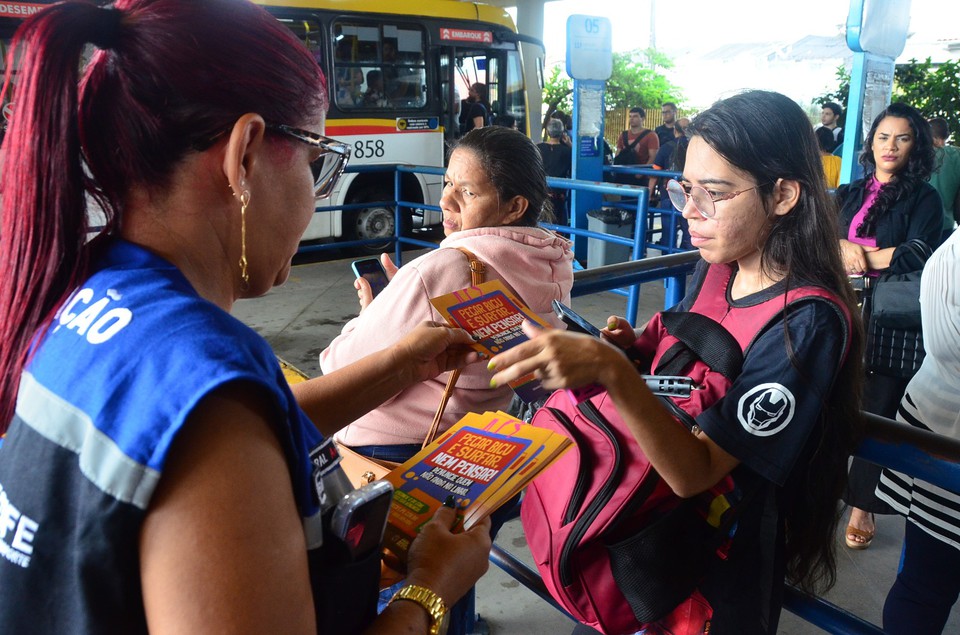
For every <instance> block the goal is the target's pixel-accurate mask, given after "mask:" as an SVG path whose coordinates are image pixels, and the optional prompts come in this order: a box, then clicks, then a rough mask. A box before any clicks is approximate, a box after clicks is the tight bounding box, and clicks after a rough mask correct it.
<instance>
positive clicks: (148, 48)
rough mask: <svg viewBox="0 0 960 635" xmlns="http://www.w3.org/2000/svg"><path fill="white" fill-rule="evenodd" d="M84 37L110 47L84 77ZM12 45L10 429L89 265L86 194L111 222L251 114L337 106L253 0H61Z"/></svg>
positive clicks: (298, 48) (6, 357)
mask: <svg viewBox="0 0 960 635" xmlns="http://www.w3.org/2000/svg"><path fill="white" fill-rule="evenodd" d="M114 11H118V12H120V13H119V15H118V14H117V13H112V12H114ZM88 42H93V43H95V44H96V45H97V46H99V47H101V48H102V49H103V50H99V51H97V52H96V54H95V55H94V57H93V58H92V59H91V61H90V63H89V64H88V66H87V68H86V71H85V73H84V76H83V78H82V80H81V79H80V77H79V72H78V67H79V60H80V55H81V52H82V50H83V47H84V46H85V45H86V44H87V43H88ZM11 51H12V52H11V54H10V55H11V58H10V59H11V61H12V59H13V55H14V54H15V52H18V53H20V54H21V61H20V72H19V76H18V78H17V84H16V86H17V91H16V99H15V102H14V110H13V114H12V116H11V123H10V126H9V128H8V131H7V135H6V138H5V139H4V146H3V148H4V151H5V157H4V163H3V174H2V176H0V191H2V192H3V200H2V210H3V211H2V219H3V220H2V227H0V267H2V269H0V279H2V281H3V283H2V286H0V432H2V431H5V430H6V428H7V427H8V425H9V423H10V421H11V419H12V418H13V414H14V405H15V400H16V394H17V389H18V387H19V382H20V373H21V371H22V370H23V367H24V365H25V364H26V361H27V356H28V351H29V349H30V346H31V342H32V341H33V340H34V338H36V337H37V336H38V334H40V333H43V332H44V330H45V329H46V327H47V326H49V324H50V322H51V320H52V318H53V315H54V313H55V312H56V310H57V308H58V307H59V306H60V304H61V303H62V302H63V301H64V300H65V298H66V296H67V295H68V294H69V293H70V292H71V291H72V290H73V289H74V287H76V286H77V285H78V284H79V283H80V282H81V281H83V280H84V279H85V278H86V277H87V261H88V256H87V252H88V251H89V249H90V247H89V245H88V244H87V242H86V238H87V232H88V228H89V227H88V217H87V200H88V195H90V196H92V197H93V198H94V199H96V200H97V201H98V202H99V204H100V206H101V207H102V208H103V210H104V212H105V214H106V218H107V229H106V231H107V232H111V231H114V230H115V229H116V228H117V227H118V226H119V224H120V223H121V222H122V220H123V207H124V199H125V197H126V195H127V193H128V192H129V190H130V189H131V188H132V187H138V188H144V187H145V188H150V189H155V190H161V189H163V188H164V187H165V186H166V185H167V184H168V180H169V178H170V175H171V174H172V172H173V170H174V168H175V166H176V165H177V164H178V162H180V161H181V160H182V159H183V158H184V157H185V156H186V155H187V154H188V153H191V152H196V151H201V150H205V149H207V148H209V147H210V146H211V145H212V144H213V142H214V140H215V139H216V138H217V137H218V136H219V135H221V134H222V133H224V132H225V131H227V130H229V129H230V128H231V127H232V126H233V124H234V122H235V121H236V120H237V119H238V118H239V117H240V116H241V115H243V114H245V113H248V112H255V113H259V114H260V115H261V116H263V118H264V119H265V120H267V121H270V122H276V123H288V124H291V125H297V124H300V123H302V122H303V121H305V120H307V119H308V118H310V117H315V116H317V115H319V114H321V113H323V112H325V111H326V108H327V104H328V101H327V95H326V83H325V81H324V78H323V74H322V72H321V71H320V68H319V67H318V66H317V63H316V61H315V60H314V59H313V57H312V56H311V55H310V53H309V52H308V51H307V49H306V48H305V47H303V46H302V45H301V44H300V43H299V41H298V40H297V39H296V37H295V36H294V35H293V33H292V32H291V31H290V30H288V29H287V28H286V27H284V26H283V25H282V24H280V23H279V22H278V21H277V20H276V19H274V18H273V17H272V16H271V15H270V14H269V13H267V12H266V11H264V10H263V9H262V8H260V7H258V6H256V5H253V4H251V3H249V2H247V1H246V0H203V1H202V2H200V1H197V0H117V2H116V3H115V4H114V6H113V8H112V9H102V8H97V7H96V6H95V5H93V4H91V3H88V2H65V3H61V4H57V5H53V6H51V7H50V8H48V9H45V10H44V11H42V12H40V13H38V14H36V15H34V16H33V17H31V18H30V19H29V20H27V21H26V22H25V23H24V24H23V26H21V28H20V29H19V30H18V32H17V34H16V36H15V38H14V45H13V47H12V48H11ZM12 66H13V65H12V64H11V63H8V64H7V68H8V76H7V81H6V83H5V84H4V92H6V91H7V90H9V87H10V75H9V73H10V70H9V69H11V68H12Z"/></svg>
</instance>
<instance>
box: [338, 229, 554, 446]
mask: <svg viewBox="0 0 960 635" xmlns="http://www.w3.org/2000/svg"><path fill="white" fill-rule="evenodd" d="M440 247H442V248H447V247H466V248H467V249H469V250H470V251H472V252H473V253H474V254H475V255H476V257H477V258H479V259H480V260H481V261H482V262H484V263H485V264H486V265H487V280H503V281H504V282H505V283H506V284H507V285H508V286H510V287H511V288H512V289H513V290H514V291H516V292H517V293H518V294H519V295H520V297H521V298H523V300H524V301H525V302H526V303H527V305H528V306H529V307H530V308H531V309H533V310H534V311H536V312H537V313H539V314H540V316H541V317H542V318H544V319H545V320H546V321H547V322H549V323H550V324H552V325H554V326H556V327H562V326H563V323H562V322H561V321H560V320H559V319H558V318H557V317H556V316H555V315H554V314H553V308H552V306H551V303H552V301H553V300H559V301H560V302H563V303H565V304H566V303H569V302H570V289H571V287H572V286H573V252H572V251H571V250H570V247H571V244H570V241H568V240H567V239H566V238H563V237H561V236H558V235H557V234H554V233H552V232H548V231H547V230H545V229H541V228H539V227H479V228H477V229H467V230H464V231H459V232H455V233H453V234H450V236H448V237H447V238H445V239H444V240H443V242H442V243H440ZM467 286H470V267H469V265H468V263H467V259H466V257H464V255H463V254H462V253H460V252H459V251H457V250H456V249H437V250H434V251H431V252H428V253H426V254H424V255H422V256H420V257H419V258H417V259H415V260H412V261H410V262H408V263H406V264H404V265H403V266H402V267H400V270H399V271H398V272H397V274H396V275H395V276H394V277H393V280H391V281H390V284H388V285H387V287H386V289H384V290H383V292H381V293H380V295H378V296H377V297H376V298H374V300H373V302H371V303H370V305H369V306H367V308H366V309H364V311H363V313H361V314H360V316H359V317H356V318H354V319H352V320H350V322H348V323H347V324H346V326H344V327H343V331H342V332H341V333H340V335H339V336H337V337H336V338H335V339H334V340H333V341H332V342H331V343H330V345H329V346H328V347H327V348H326V349H325V350H324V351H323V352H322V353H320V368H321V370H323V372H324V373H330V372H333V371H335V370H337V369H339V368H343V367H344V366H347V365H348V364H352V363H353V362H355V361H357V360H358V359H360V358H362V357H365V356H367V355H369V354H370V353H373V352H374V351H378V350H381V349H383V348H386V347H388V346H390V345H391V344H393V343H394V342H396V341H397V340H399V339H400V338H401V337H402V336H403V335H405V334H406V333H407V332H409V331H410V329H412V328H413V327H414V326H416V325H417V324H419V323H420V322H422V321H424V320H434V321H438V322H442V321H443V318H442V317H441V316H440V314H439V313H437V312H436V310H435V309H434V308H433V306H432V305H431V304H430V298H434V297H436V296H438V295H442V294H444V293H450V292H451V291H457V290H459V289H462V288H464V287H467ZM446 382H447V373H444V374H442V375H440V376H439V377H435V378H434V379H428V380H426V381H422V382H420V383H419V384H414V385H413V386H410V387H409V388H407V389H406V390H404V391H402V392H400V393H399V394H397V395H396V396H394V397H393V398H391V399H389V400H387V401H386V402H384V403H383V404H381V405H380V406H379V407H378V408H376V409H374V410H371V411H370V412H368V413H367V414H365V415H364V416H362V417H360V418H359V419H357V420H356V421H354V422H353V423H352V424H351V425H349V426H347V427H345V428H343V429H342V430H340V431H339V432H338V433H337V434H336V439H337V441H340V442H341V443H345V444H347V445H350V446H360V445H396V444H401V443H420V442H421V441H423V438H424V436H426V434H427V430H428V429H429V428H430V423H431V421H433V415H434V413H435V412H436V410H437V404H439V403H440V395H441V394H442V393H443V389H444V386H445V385H446ZM512 395H513V391H512V390H510V387H509V386H499V387H497V388H491V387H490V372H489V371H488V370H487V367H486V364H485V363H479V364H473V365H471V366H467V367H466V368H464V369H463V373H462V374H461V375H460V380H459V381H458V382H457V387H456V389H455V390H454V391H453V395H452V396H451V398H450V402H449V403H448V404H447V409H446V410H445V411H444V414H443V422H442V424H441V426H440V432H443V431H445V430H446V429H447V428H449V427H450V426H451V425H453V424H454V423H456V422H457V421H459V420H460V418H461V417H463V415H465V414H466V413H468V412H485V411H487V410H502V409H504V408H506V407H507V406H508V405H509V404H510V397H511V396H512Z"/></svg>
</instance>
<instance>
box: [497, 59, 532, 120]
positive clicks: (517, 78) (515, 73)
mask: <svg viewBox="0 0 960 635" xmlns="http://www.w3.org/2000/svg"><path fill="white" fill-rule="evenodd" d="M506 82H507V85H506V90H505V91H504V92H503V106H502V111H501V112H504V113H506V114H508V115H511V116H512V117H513V118H514V119H515V120H516V122H517V128H518V129H519V130H520V132H522V133H524V134H526V133H527V132H528V131H527V102H526V98H525V95H524V91H523V65H522V64H521V62H520V53H519V52H517V51H508V52H507V78H506Z"/></svg>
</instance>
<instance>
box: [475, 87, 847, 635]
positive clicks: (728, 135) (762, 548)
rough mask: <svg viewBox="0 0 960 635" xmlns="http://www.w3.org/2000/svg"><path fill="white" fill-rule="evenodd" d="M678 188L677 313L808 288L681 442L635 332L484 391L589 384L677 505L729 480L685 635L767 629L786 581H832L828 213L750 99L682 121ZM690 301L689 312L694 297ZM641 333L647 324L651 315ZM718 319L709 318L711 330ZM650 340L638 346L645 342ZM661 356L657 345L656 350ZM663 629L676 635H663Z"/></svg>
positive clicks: (797, 117)
mask: <svg viewBox="0 0 960 635" xmlns="http://www.w3.org/2000/svg"><path fill="white" fill-rule="evenodd" d="M688 130H689V131H690V135H691V138H690V143H689V146H688V149H687V158H686V163H685V165H684V170H683V178H682V181H681V182H677V181H673V182H671V183H670V184H668V188H667V191H668V193H669V195H670V197H671V200H672V201H673V202H674V205H675V206H676V207H677V208H678V209H682V213H683V216H684V218H686V219H687V220H688V221H689V223H690V236H691V239H692V242H693V246H694V247H696V248H697V249H699V251H700V255H701V257H702V258H703V260H702V261H701V262H700V263H699V265H698V267H697V270H696V272H695V274H694V282H693V284H692V289H693V290H692V291H691V293H690V294H689V295H688V297H687V298H685V299H684V300H683V301H682V302H681V303H680V305H679V306H678V307H677V308H676V309H672V310H680V311H687V310H691V308H692V307H698V306H702V305H701V304H700V302H701V301H703V302H706V303H707V304H709V305H710V307H719V310H720V312H721V313H722V312H723V310H725V311H726V313H725V315H731V317H730V319H731V320H736V319H737V318H738V316H739V315H745V314H746V312H749V311H750V308H751V307H754V306H757V305H758V304H760V303H766V302H773V303H779V304H780V305H781V306H784V307H786V304H785V294H786V293H787V292H788V291H789V290H790V289H794V288H797V287H801V286H813V287H818V288H819V289H820V290H821V291H822V292H824V293H825V295H826V297H827V298H830V299H829V300H818V301H813V300H811V301H800V302H798V303H794V304H791V305H790V306H789V308H784V309H781V311H780V315H779V318H778V319H775V321H773V322H771V323H769V325H768V328H766V329H764V330H763V331H762V332H761V333H758V334H756V335H755V336H754V338H753V342H752V343H751V345H750V347H749V348H748V349H747V352H746V355H745V358H744V361H743V367H742V372H741V373H740V375H739V376H738V377H737V378H736V379H735V380H734V381H733V384H732V385H731V386H730V388H729V390H728V391H727V392H726V393H725V395H724V396H723V397H721V398H720V400H719V401H717V402H716V403H715V404H714V405H713V406H712V407H710V408H708V409H707V410H705V411H703V412H702V413H701V414H700V415H698V416H697V417H696V424H697V425H696V427H695V428H694V432H693V433H691V431H690V430H688V429H687V428H686V427H685V426H683V425H682V424H680V423H679V422H678V421H677V420H676V419H674V417H673V416H672V415H671V414H670V412H669V411H668V410H667V409H666V408H665V407H664V406H663V405H662V404H661V403H660V402H659V401H658V400H657V399H656V398H655V397H654V396H653V395H652V394H651V392H650V390H648V389H647V387H646V386H645V384H644V381H643V379H642V378H641V376H640V375H639V374H638V373H637V371H636V369H635V367H634V365H633V363H632V362H631V361H630V360H629V359H628V358H627V356H626V355H625V354H624V352H623V350H622V348H626V347H628V346H630V345H632V344H634V342H635V339H636V334H635V333H634V331H633V329H631V328H629V325H628V324H626V322H625V321H623V320H622V319H616V318H612V319H611V324H609V325H608V327H607V329H606V335H607V336H608V337H609V338H610V339H611V340H613V341H614V342H616V343H617V344H618V345H619V346H614V345H613V344H611V343H610V342H608V341H604V340H602V339H597V338H594V337H589V336H585V335H578V334H573V333H567V332H563V331H557V330H549V331H536V329H534V328H531V325H529V324H525V325H524V326H525V330H527V332H528V334H529V335H531V337H532V339H531V340H530V341H528V342H524V343H523V344H520V345H518V346H516V347H514V348H511V349H510V350H508V351H505V352H503V353H501V354H499V355H497V356H495V357H494V358H493V359H492V360H491V361H490V362H489V368H490V369H491V370H493V371H494V373H495V374H493V376H492V378H491V385H496V386H499V385H503V384H505V383H506V382H508V381H511V380H513V379H516V378H517V377H521V376H523V375H525V374H527V373H531V372H532V373H535V374H536V375H537V376H539V377H540V379H541V381H542V382H543V384H544V386H545V387H547V388H552V389H560V388H577V387H581V386H586V385H589V384H600V385H602V386H603V387H605V388H606V390H607V394H608V395H609V396H610V398H611V400H612V401H613V403H614V404H615V406H616V408H617V411H618V412H619V414H620V415H621V417H622V418H623V420H624V422H625V423H626V424H627V426H628V427H629V428H630V431H631V432H632V435H633V438H634V440H635V441H636V443H637V444H639V446H640V448H641V449H642V450H643V451H644V453H645V454H646V455H647V457H648V458H649V460H650V463H651V464H652V465H653V467H654V468H656V470H657V472H658V473H659V474H660V475H661V476H662V478H663V479H664V481H665V482H666V483H667V484H668V485H669V486H670V487H671V488H672V489H673V491H674V493H675V494H676V495H677V496H678V497H681V498H690V497H694V496H696V495H698V494H700V493H702V492H705V491H707V490H708V489H710V488H711V487H713V486H714V485H716V484H717V483H718V482H720V481H721V480H722V479H724V478H725V477H726V476H728V475H729V476H731V477H732V478H733V482H734V484H735V485H736V488H737V490H739V492H740V495H741V496H742V495H743V493H744V492H755V494H754V495H753V496H752V497H751V498H749V499H745V501H744V502H743V507H742V511H741V514H740V515H739V516H738V520H737V528H736V533H735V535H734V536H733V539H732V543H731V546H730V550H729V552H728V554H727V559H726V560H724V561H723V562H722V563H720V564H718V566H716V567H714V568H713V569H712V570H711V571H710V572H709V573H708V574H707V578H706V579H705V580H704V581H703V582H702V583H701V584H700V586H699V588H698V591H697V593H699V594H700V597H702V599H703V601H704V602H706V604H707V606H708V608H709V611H708V615H709V617H707V619H708V620H709V625H705V624H702V623H701V624H699V627H698V628H694V630H693V631H691V632H696V633H703V632H705V631H704V627H705V626H708V627H709V630H710V632H711V633H718V634H719V633H751V634H760V633H763V634H773V633H775V632H776V630H777V622H778V619H779V614H780V607H781V595H780V592H779V590H780V589H782V584H783V580H784V578H785V577H786V578H787V579H789V580H791V581H792V582H794V583H797V584H799V585H800V586H801V587H802V588H804V589H815V588H817V587H819V586H829V585H830V584H832V583H833V581H834V578H835V571H836V556H835V533H834V532H835V531H836V526H837V523H838V521H839V511H838V506H837V500H838V498H839V496H840V493H841V492H842V491H843V485H844V482H845V476H846V463H847V456H848V454H849V451H850V449H851V448H852V446H853V443H854V439H855V438H856V433H857V432H858V430H859V422H860V417H859V386H860V364H861V359H860V356H861V348H862V336H861V334H860V332H859V329H858V328H857V324H856V309H855V304H854V300H853V297H852V291H851V290H850V288H849V285H848V284H847V281H846V276H845V274H844V272H843V267H842V265H841V262H840V253H839V250H838V249H837V246H836V212H835V208H834V206H833V205H832V203H831V201H830V199H829V198H828V197H827V194H826V191H825V188H824V179H823V168H822V167H821V163H820V156H819V152H818V150H817V145H816V140H815V139H814V135H813V131H812V129H811V128H810V124H809V121H808V120H807V117H806V115H805V114H804V113H803V111H802V110H801V109H800V107H799V106H797V104H796V103H794V102H793V101H792V100H790V99H788V98H787V97H785V96H783V95H780V94H778V93H769V92H763V91H753V92H747V93H743V94H740V95H737V96H734V97H730V98H728V99H725V100H723V101H720V102H717V103H716V104H714V106H713V107H711V108H710V109H709V110H707V111H705V112H703V113H701V114H700V115H698V116H697V118H696V119H695V120H694V121H693V123H692V124H691V125H690V127H689V129H688ZM695 300H696V301H697V304H694V301H695ZM654 322H657V321H656V320H655V321H654ZM721 323H722V322H721ZM656 338H657V331H652V332H651V333H650V334H647V338H646V340H645V341H651V339H652V341H654V342H655V341H656ZM664 353H665V351H662V350H660V347H659V346H658V349H657V355H658V356H662V355H663V354H664ZM671 632H674V633H676V631H671Z"/></svg>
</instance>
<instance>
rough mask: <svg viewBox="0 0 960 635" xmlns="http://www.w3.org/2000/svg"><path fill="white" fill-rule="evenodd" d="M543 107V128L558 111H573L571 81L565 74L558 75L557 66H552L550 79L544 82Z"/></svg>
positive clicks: (558, 69)
mask: <svg viewBox="0 0 960 635" xmlns="http://www.w3.org/2000/svg"><path fill="white" fill-rule="evenodd" d="M543 105H544V106H545V107H546V114H545V115H544V117H543V125H544V127H546V125H547V120H549V119H550V118H551V117H552V116H553V114H554V113H555V112H557V110H558V109H559V110H563V111H564V112H570V111H571V110H573V81H572V80H571V79H570V78H569V77H567V75H566V73H563V74H561V73H560V67H559V66H554V67H553V68H552V69H551V70H550V77H548V78H547V80H546V81H545V82H544V85H543Z"/></svg>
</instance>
